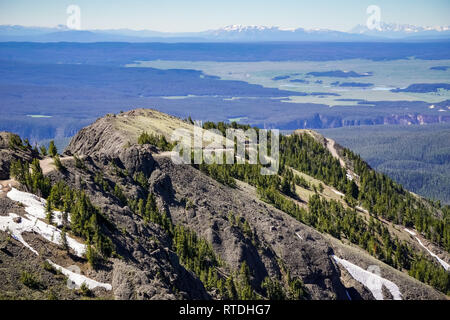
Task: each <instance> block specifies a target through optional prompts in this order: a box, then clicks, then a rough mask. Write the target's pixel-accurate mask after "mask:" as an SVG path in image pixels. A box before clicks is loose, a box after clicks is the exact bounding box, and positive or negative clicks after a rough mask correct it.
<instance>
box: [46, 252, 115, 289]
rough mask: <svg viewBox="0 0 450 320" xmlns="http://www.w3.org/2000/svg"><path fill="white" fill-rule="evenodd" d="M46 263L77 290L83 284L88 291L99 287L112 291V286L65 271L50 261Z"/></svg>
mask: <svg viewBox="0 0 450 320" xmlns="http://www.w3.org/2000/svg"><path fill="white" fill-rule="evenodd" d="M47 261H48V262H49V263H50V264H51V265H52V266H53V267H54V268H55V269H57V270H59V271H61V272H62V274H64V275H65V276H66V277H68V278H69V280H70V281H72V283H73V284H75V286H76V287H77V288H80V287H81V285H82V284H83V283H85V284H86V285H87V286H88V288H89V289H95V288H97V287H101V288H105V289H106V290H112V286H111V285H110V284H109V283H102V282H98V281H95V280H93V279H91V278H88V277H86V276H84V275H82V274H79V273H76V272H73V271H71V270H69V269H66V268H64V267H61V266H60V265H57V264H56V263H53V262H52V261H50V260H48V259H47Z"/></svg>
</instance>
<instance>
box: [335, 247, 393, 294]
mask: <svg viewBox="0 0 450 320" xmlns="http://www.w3.org/2000/svg"><path fill="white" fill-rule="evenodd" d="M332 257H333V259H334V260H336V261H337V262H338V263H339V264H341V265H342V266H343V267H344V268H345V269H346V270H347V271H348V272H349V273H350V275H351V276H352V277H353V278H354V279H355V280H356V281H358V282H360V283H362V284H363V285H364V286H365V287H366V288H368V289H369V290H370V291H371V292H372V294H373V296H374V297H375V299H377V300H383V290H382V288H383V286H385V287H386V288H387V289H388V290H389V292H390V293H391V294H392V296H393V298H394V300H402V294H401V292H400V289H399V288H398V286H397V285H396V284H395V283H393V282H392V281H389V280H387V279H385V278H383V277H381V276H379V275H377V274H375V273H372V272H370V271H367V270H364V269H363V268H361V267H359V266H357V265H355V264H353V263H351V262H349V261H347V260H345V259H341V258H338V257H336V256H335V255H332Z"/></svg>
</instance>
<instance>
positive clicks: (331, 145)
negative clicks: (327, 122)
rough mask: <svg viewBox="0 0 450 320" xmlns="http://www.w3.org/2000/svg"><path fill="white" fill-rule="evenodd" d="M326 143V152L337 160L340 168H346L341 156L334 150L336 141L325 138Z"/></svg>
mask: <svg viewBox="0 0 450 320" xmlns="http://www.w3.org/2000/svg"><path fill="white" fill-rule="evenodd" d="M326 141H327V143H326V145H327V149H328V151H330V152H331V155H332V156H333V157H335V158H336V159H338V160H339V163H340V164H341V166H342V167H343V168H346V167H347V166H346V164H345V161H344V159H342V158H341V156H340V155H339V154H338V152H337V150H336V147H335V144H336V141H334V140H333V139H330V138H326Z"/></svg>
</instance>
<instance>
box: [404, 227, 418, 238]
mask: <svg viewBox="0 0 450 320" xmlns="http://www.w3.org/2000/svg"><path fill="white" fill-rule="evenodd" d="M405 231H406V232H408V233H409V234H410V235H412V236H415V235H416V233H415V232H414V231H411V230H409V229H407V228H405Z"/></svg>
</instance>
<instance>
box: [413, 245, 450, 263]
mask: <svg viewBox="0 0 450 320" xmlns="http://www.w3.org/2000/svg"><path fill="white" fill-rule="evenodd" d="M416 239H417V241H419V244H420V245H421V246H422V247H424V248H425V250H427V251H428V253H429V254H430V255H431V256H432V257H434V258H436V260H437V261H438V262H439V263H440V264H441V266H443V267H444V269H445V270H447V271H448V270H449V268H450V265H449V264H448V263H447V262H445V261H444V260H442V259H441V258H439V257H438V256H437V255H436V254H435V253H434V252H432V251H431V250H430V249H428V248H427V247H425V245H424V244H423V243H422V241H420V239H419V238H417V237H416Z"/></svg>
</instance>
